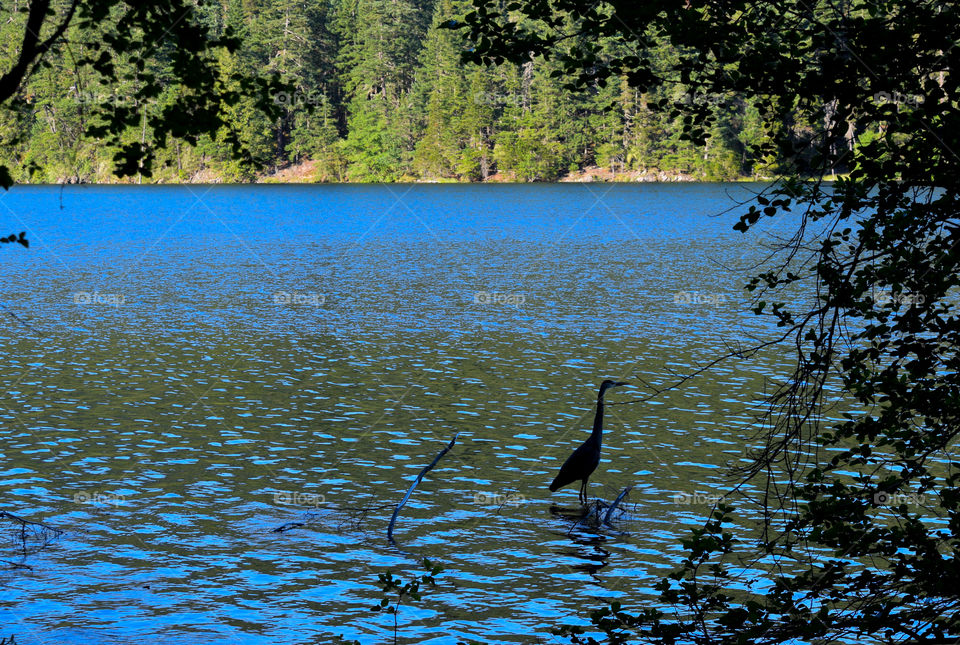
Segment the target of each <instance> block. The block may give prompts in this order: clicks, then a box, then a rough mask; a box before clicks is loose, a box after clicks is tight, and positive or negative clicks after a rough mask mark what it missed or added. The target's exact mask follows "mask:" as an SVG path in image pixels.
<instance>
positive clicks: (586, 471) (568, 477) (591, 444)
mask: <svg viewBox="0 0 960 645" xmlns="http://www.w3.org/2000/svg"><path fill="white" fill-rule="evenodd" d="M619 385H628V384H627V383H617V382H615V381H609V380H608V381H604V382H603V383H601V384H600V393H599V394H597V415H596V416H595V417H594V419H593V432H591V433H590V437H589V438H588V439H587V440H586V441H584V442H583V443H582V444H581V445H580V446H579V447H578V448H577V449H576V450H574V451H573V454H572V455H570V456H569V457H568V458H567V460H566V461H565V462H563V466H561V467H560V473H559V474H557V476H556V477H555V478H554V480H553V483H552V484H550V491H551V492H554V491H556V490H558V489H560V488H563V487H564V486H566V485H567V484H572V483H573V482H575V481H577V480H580V482H581V483H580V501H581V502H583V503H584V504H586V503H587V481H588V480H589V479H590V475H592V474H593V471H595V470H596V469H597V466H598V465H599V464H600V448H601V445H602V442H603V395H604V393H605V392H606V391H607V390H608V389H610V388H611V387H617V386H619Z"/></svg>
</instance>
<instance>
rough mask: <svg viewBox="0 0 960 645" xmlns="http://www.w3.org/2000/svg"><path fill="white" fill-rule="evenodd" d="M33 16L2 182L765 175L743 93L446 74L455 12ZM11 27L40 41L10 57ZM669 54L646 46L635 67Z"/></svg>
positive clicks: (268, 2) (357, 5)
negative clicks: (692, 126)
mask: <svg viewBox="0 0 960 645" xmlns="http://www.w3.org/2000/svg"><path fill="white" fill-rule="evenodd" d="M47 7H48V9H47V10H46V12H44V10H42V8H41V4H40V3H29V4H24V3H19V4H17V5H15V7H14V8H10V9H8V10H6V13H7V15H5V16H4V18H9V20H7V21H6V22H4V23H2V24H3V27H2V28H0V43H3V44H5V45H6V48H5V50H4V51H6V52H7V55H6V56H5V57H4V58H3V60H4V65H3V69H10V70H14V69H21V68H23V69H22V73H21V74H20V75H19V76H18V78H19V81H18V82H17V83H11V84H10V87H15V88H16V89H15V91H13V93H12V94H10V96H9V97H7V99H6V100H0V106H3V107H4V108H5V109H3V110H0V142H2V146H0V164H3V165H5V166H6V167H7V168H8V169H9V172H10V174H11V176H12V179H14V180H16V181H20V182H28V181H29V182H104V181H111V180H113V179H114V177H113V173H114V171H119V173H120V175H121V176H124V177H136V178H138V179H144V180H153V181H164V182H171V181H174V182H176V181H248V180H251V179H254V178H256V177H258V168H261V169H263V170H262V171H259V173H260V175H261V176H262V174H263V173H271V172H273V171H274V170H277V169H281V168H285V167H287V166H290V165H294V166H295V167H296V168H295V169H297V168H300V167H302V168H303V171H302V172H303V173H305V174H303V175H302V177H301V178H303V179H307V180H319V181H396V180H415V179H416V180H421V179H422V180H435V181H475V180H483V179H489V178H502V179H512V180H517V181H553V180H556V179H558V178H561V177H563V176H565V175H568V174H571V173H574V174H576V173H586V174H592V175H595V176H597V177H600V178H614V177H620V178H623V179H633V178H636V177H645V178H650V179H656V178H660V179H664V178H669V179H678V178H698V179H735V178H738V177H751V176H763V175H772V174H775V173H777V172H779V171H780V168H779V164H780V162H781V161H782V160H781V159H778V158H771V159H770V160H763V159H758V158H755V157H752V156H750V155H749V154H748V153H747V151H748V147H747V144H751V143H757V142H758V138H759V137H762V136H763V132H762V131H761V129H760V128H759V121H758V118H757V116H758V112H757V106H756V105H754V104H753V100H752V99H751V98H749V97H746V96H740V95H730V96H727V97H725V98H724V100H723V101H718V100H715V99H714V97H709V96H699V95H695V94H693V93H691V92H689V91H688V89H687V88H684V87H682V86H680V85H677V86H674V87H666V86H664V87H663V88H661V89H655V90H651V91H650V92H648V93H642V92H640V91H638V90H637V88H635V87H631V86H630V85H629V84H628V83H627V82H626V80H627V79H626V78H625V77H624V78H618V79H611V81H610V82H609V83H608V84H607V85H605V86H603V87H601V86H600V85H599V84H595V85H593V86H591V88H589V89H588V91H586V92H577V91H572V90H570V89H569V88H567V87H565V82H564V81H565V79H564V77H563V76H562V75H563V70H562V69H561V67H560V66H559V65H558V63H557V61H555V60H547V59H545V58H542V57H537V58H534V59H524V60H523V61H519V62H516V63H506V62H504V64H502V65H499V66H496V67H487V66H482V65H463V64H462V62H461V60H460V53H461V52H462V51H463V49H464V48H465V47H466V46H467V43H466V42H465V41H464V37H463V34H462V33H460V32H457V31H450V30H444V29H442V28H441V27H442V26H443V24H444V23H446V22H447V21H449V20H450V19H452V18H456V17H459V16H462V15H463V14H465V13H467V12H468V11H469V7H470V2H469V0H391V1H389V2H387V1H385V0H329V1H328V0H322V1H321V0H310V1H305V2H297V3H293V2H287V1H282V0H223V1H221V2H217V3H211V2H193V1H183V2H175V3H163V4H159V3H151V2H148V3H139V2H138V3H132V2H119V1H117V0H109V1H108V0H99V1H98V2H84V3H79V2H75V3H70V2H65V1H60V2H52V3H47ZM17 8H19V9H17ZM27 9H29V11H27ZM43 16H45V17H43ZM30 20H34V21H40V24H41V27H40V31H39V32H38V33H40V34H41V35H42V37H43V38H42V39H41V40H40V41H39V43H42V44H43V46H41V45H40V44H38V46H37V48H36V49H35V50H29V49H24V50H23V51H24V52H30V53H27V54H25V55H23V56H21V55H19V52H20V51H21V50H20V48H19V43H20V42H21V40H22V39H23V38H24V36H25V34H28V33H30V32H29V31H28V30H27V29H26V27H27V22H28V21H30ZM41 50H42V51H41ZM675 57H676V52H675V51H674V47H673V46H672V45H671V44H670V43H664V44H662V45H661V46H658V48H657V50H656V51H655V52H653V53H651V60H650V64H651V66H652V68H653V69H655V70H657V71H658V73H659V72H660V71H665V70H666V68H667V67H669V65H670V64H671V61H673V60H674V58H675ZM21 59H23V60H27V61H28V62H27V63H26V64H25V65H24V64H21V63H20V62H19V61H20V60H21ZM558 74H559V76H558ZM682 96H686V97H687V100H690V101H695V102H697V103H698V104H702V105H703V106H704V108H705V109H707V110H708V111H710V112H711V113H712V114H713V115H714V116H715V122H714V123H713V126H712V132H713V133H714V134H715V136H714V137H713V138H711V139H710V140H709V141H708V142H707V143H706V145H700V144H698V143H696V142H694V141H692V140H689V139H683V138H681V137H680V134H681V127H680V125H681V124H680V122H679V120H678V119H679V118H680V117H677V116H673V115H671V114H670V113H668V112H664V111H657V110H655V109H654V106H655V105H656V104H657V103H658V102H659V101H662V100H673V99H676V98H679V97H682ZM611 107H612V109H610V108H611ZM804 128H805V125H804V124H797V125H796V128H795V130H797V132H801V133H802V132H803V131H804Z"/></svg>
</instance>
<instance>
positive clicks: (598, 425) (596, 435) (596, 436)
mask: <svg viewBox="0 0 960 645" xmlns="http://www.w3.org/2000/svg"><path fill="white" fill-rule="evenodd" d="M602 436H603V393H602V392H601V393H600V394H599V395H598V396H597V416H596V417H594V419H593V433H591V435H590V438H591V439H593V440H594V441H596V442H597V443H599V442H600V438H601V437H602Z"/></svg>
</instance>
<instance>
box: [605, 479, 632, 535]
mask: <svg viewBox="0 0 960 645" xmlns="http://www.w3.org/2000/svg"><path fill="white" fill-rule="evenodd" d="M631 490H633V484H630V485H629V486H627V487H626V488H624V489H623V492H622V493H620V494H619V495H617V499H615V500H613V504H611V505H610V508H608V509H607V514H606V515H604V516H603V523H604V524H606V525H608V526H609V525H610V517H611V516H612V515H613V512H614V511H615V510H617V506H618V505H619V504H620V502H621V500H623V498H624V497H626V496H627V493H629V492H630V491H631Z"/></svg>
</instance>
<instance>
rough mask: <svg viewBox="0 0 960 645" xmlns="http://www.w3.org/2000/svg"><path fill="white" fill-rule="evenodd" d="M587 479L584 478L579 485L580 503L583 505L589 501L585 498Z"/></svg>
mask: <svg viewBox="0 0 960 645" xmlns="http://www.w3.org/2000/svg"><path fill="white" fill-rule="evenodd" d="M589 479H590V478H589V477H584V478H583V481H582V482H581V483H580V503H581V504H583V505H586V504H587V502H588V501H589V498H588V497H587V480H589Z"/></svg>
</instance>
